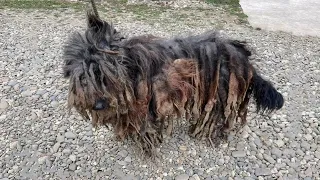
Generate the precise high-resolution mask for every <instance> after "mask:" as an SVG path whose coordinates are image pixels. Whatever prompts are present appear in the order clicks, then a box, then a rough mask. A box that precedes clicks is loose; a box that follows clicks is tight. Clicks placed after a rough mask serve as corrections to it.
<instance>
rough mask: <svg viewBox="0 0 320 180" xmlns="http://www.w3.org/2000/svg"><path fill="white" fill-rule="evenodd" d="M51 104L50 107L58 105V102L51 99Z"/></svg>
mask: <svg viewBox="0 0 320 180" xmlns="http://www.w3.org/2000/svg"><path fill="white" fill-rule="evenodd" d="M51 106H52V107H58V106H59V102H57V101H52V102H51Z"/></svg>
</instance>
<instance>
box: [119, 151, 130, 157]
mask: <svg viewBox="0 0 320 180" xmlns="http://www.w3.org/2000/svg"><path fill="white" fill-rule="evenodd" d="M118 155H119V156H121V157H123V158H124V157H127V155H128V151H126V150H121V151H119V152H118Z"/></svg>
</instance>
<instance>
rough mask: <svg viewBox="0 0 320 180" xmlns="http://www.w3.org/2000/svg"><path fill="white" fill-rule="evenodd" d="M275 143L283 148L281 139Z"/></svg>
mask: <svg viewBox="0 0 320 180" xmlns="http://www.w3.org/2000/svg"><path fill="white" fill-rule="evenodd" d="M274 143H276V145H277V146H278V147H282V146H283V145H284V142H283V141H282V140H281V139H278V140H276V141H275V142H274Z"/></svg>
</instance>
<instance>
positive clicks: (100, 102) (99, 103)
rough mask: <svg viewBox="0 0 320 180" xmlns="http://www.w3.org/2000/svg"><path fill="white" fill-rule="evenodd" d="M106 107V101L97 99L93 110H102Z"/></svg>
mask: <svg viewBox="0 0 320 180" xmlns="http://www.w3.org/2000/svg"><path fill="white" fill-rule="evenodd" d="M106 107H107V101H106V100H105V99H99V100H97V101H96V103H95V104H94V106H93V108H92V109H93V110H104V109H106Z"/></svg>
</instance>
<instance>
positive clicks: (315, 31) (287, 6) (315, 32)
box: [240, 0, 320, 37]
mask: <svg viewBox="0 0 320 180" xmlns="http://www.w3.org/2000/svg"><path fill="white" fill-rule="evenodd" d="M240 4H241V6H242V8H243V11H244V12H245V13H246V14H247V15H248V16H249V18H248V20H249V22H250V24H251V25H252V26H254V27H260V28H262V29H267V30H272V31H285V32H291V33H293V34H295V35H311V36H318V37H320V19H319V15H318V14H319V13H320V1H318V0H285V1H278V0H268V1H264V0H240Z"/></svg>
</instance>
